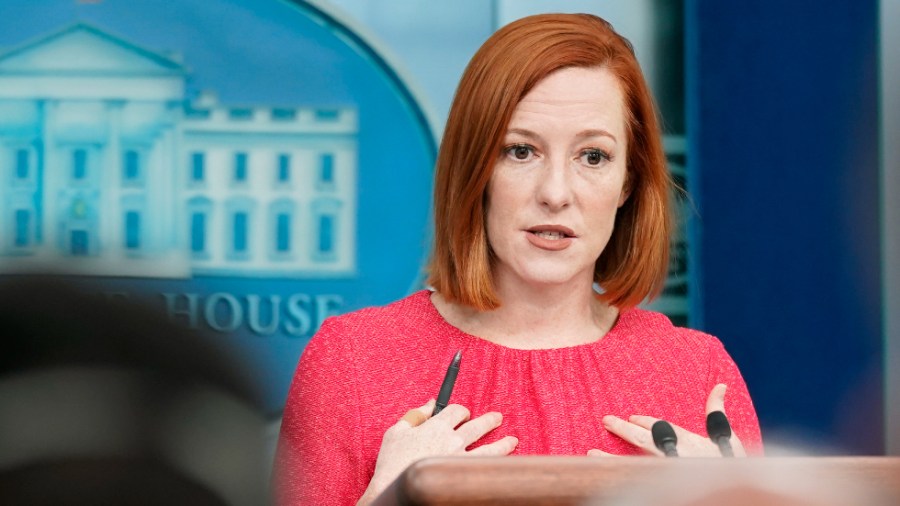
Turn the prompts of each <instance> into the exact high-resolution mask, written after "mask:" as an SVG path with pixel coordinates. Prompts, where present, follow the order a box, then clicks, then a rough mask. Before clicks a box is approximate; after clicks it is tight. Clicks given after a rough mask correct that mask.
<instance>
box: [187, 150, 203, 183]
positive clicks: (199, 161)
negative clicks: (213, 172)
mask: <svg viewBox="0 0 900 506" xmlns="http://www.w3.org/2000/svg"><path fill="white" fill-rule="evenodd" d="M205 164H206V160H205V157H204V156H203V153H199V152H195V153H191V181H193V182H195V183H199V182H201V181H203V177H204V171H205Z"/></svg>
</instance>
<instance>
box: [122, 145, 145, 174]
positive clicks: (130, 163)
mask: <svg viewBox="0 0 900 506" xmlns="http://www.w3.org/2000/svg"><path fill="white" fill-rule="evenodd" d="M140 164H141V158H140V155H139V154H138V152H137V151H135V150H133V149H129V150H127V151H125V155H124V160H122V166H123V168H124V174H122V176H123V178H124V179H125V181H126V182H134V181H137V180H138V179H140V176H141V165H140Z"/></svg>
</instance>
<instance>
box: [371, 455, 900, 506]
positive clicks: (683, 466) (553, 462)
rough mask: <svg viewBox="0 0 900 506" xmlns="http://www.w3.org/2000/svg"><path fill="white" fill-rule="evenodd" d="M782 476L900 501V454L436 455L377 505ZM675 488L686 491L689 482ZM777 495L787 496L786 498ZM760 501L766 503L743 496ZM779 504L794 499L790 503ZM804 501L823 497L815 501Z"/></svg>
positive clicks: (749, 484)
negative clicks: (743, 456)
mask: <svg viewBox="0 0 900 506" xmlns="http://www.w3.org/2000/svg"><path fill="white" fill-rule="evenodd" d="M776 481H778V482H781V484H782V485H784V484H787V486H789V487H792V488H794V489H795V490H793V491H792V492H791V494H803V492H802V490H803V489H802V485H803V482H806V483H807V484H808V485H811V486H812V487H814V488H815V489H816V492H815V493H816V494H819V493H820V492H821V493H823V494H830V493H831V491H832V490H834V491H841V492H849V493H853V492H854V491H856V492H864V494H863V495H868V494H870V493H871V494H873V495H877V496H878V497H879V498H881V499H882V501H883V502H884V504H900V457H758V458H746V459H721V458H716V459H712V458H706V459H704V458H679V459H674V458H670V459H664V458H653V457H552V456H534V457H455V458H451V457H448V458H432V459H425V460H421V461H419V462H417V463H415V464H413V465H412V466H410V467H409V468H408V469H407V470H406V471H405V472H404V473H403V474H402V475H400V477H399V478H398V479H397V480H396V481H395V482H394V483H393V484H392V485H391V486H390V488H388V489H387V490H386V491H385V492H384V493H383V494H382V495H381V496H380V497H379V498H378V499H377V500H376V501H375V504H376V505H378V506H386V505H404V506H405V505H446V506H450V505H464V504H465V505H487V504H521V505H581V504H585V503H587V504H591V505H602V504H608V503H609V502H610V501H612V500H614V499H617V498H620V497H622V496H626V495H627V494H633V493H634V492H636V491H638V492H639V491H641V490H642V489H648V488H651V487H659V488H661V490H660V492H662V493H666V492H667V491H666V490H665V488H664V487H667V486H678V487H680V485H681V484H685V483H688V482H696V483H698V484H703V483H706V484H707V485H709V484H712V485H714V487H713V488H718V489H719V493H720V497H727V496H726V495H724V493H725V492H726V491H727V487H728V486H731V487H732V488H733V489H734V490H738V491H739V492H740V493H742V494H748V493H752V492H753V490H754V489H756V490H762V491H765V490H771V486H770V485H772V483H774V482H776ZM676 482H677V484H676ZM735 487H737V488H735ZM741 487H742V488H741ZM767 487H768V488H767ZM707 488H710V487H709V486H707ZM673 490H675V491H676V492H679V493H680V492H682V491H683V490H684V488H677V489H674V488H673ZM768 493H771V492H768ZM755 497H756V499H761V498H765V497H763V496H755ZM790 497H795V495H791V496H790ZM832 497H834V496H832ZM853 497H856V498H858V499H859V501H857V500H853V501H852V503H858V504H867V502H866V501H864V500H863V497H862V496H860V495H855V496H853ZM776 499H779V500H780V496H778V497H776ZM666 502H667V503H668V501H666ZM766 502H767V501H766ZM755 503H759V501H749V502H740V504H755ZM639 504H645V503H639ZM646 504H653V502H647V503H646ZM668 504H676V502H671V503H668ZM697 504H700V502H698V503H697ZM703 504H708V503H703ZM709 504H712V503H709ZM734 504H737V503H734ZM779 504H792V503H791V502H790V501H788V502H779ZM797 504H799V502H798V503H797ZM804 504H810V505H812V504H820V503H819V502H815V501H810V502H804ZM821 504H832V503H830V502H825V503H821ZM835 504H843V503H841V502H837V503H835Z"/></svg>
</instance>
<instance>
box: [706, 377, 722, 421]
mask: <svg viewBox="0 0 900 506" xmlns="http://www.w3.org/2000/svg"><path fill="white" fill-rule="evenodd" d="M726 388H727V387H726V386H725V384H724V383H719V384H718V385H716V386H714V387H713V389H712V391H711V392H710V393H709V398H708V399H706V414H707V415H708V414H710V413H712V412H713V411H721V412H722V413H724V412H725V389H726Z"/></svg>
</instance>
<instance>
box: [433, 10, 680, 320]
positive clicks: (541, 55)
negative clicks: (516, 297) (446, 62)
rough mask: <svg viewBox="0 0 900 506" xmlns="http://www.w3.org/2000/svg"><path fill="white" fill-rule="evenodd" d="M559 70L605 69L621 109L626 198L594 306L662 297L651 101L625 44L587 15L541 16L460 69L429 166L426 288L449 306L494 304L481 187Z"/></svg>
mask: <svg viewBox="0 0 900 506" xmlns="http://www.w3.org/2000/svg"><path fill="white" fill-rule="evenodd" d="M566 67H602V68H605V69H608V70H609V71H611V72H612V73H613V74H614V75H615V76H616V77H617V78H618V82H619V84H620V86H621V88H622V93H623V96H624V101H625V104H624V105H625V109H626V118H625V121H626V133H627V144H628V149H627V153H626V167H627V176H626V183H625V184H626V188H627V189H628V190H629V191H630V195H629V197H628V199H627V201H626V202H625V203H624V204H623V205H622V207H621V208H619V211H618V212H617V213H616V219H615V225H614V229H613V232H612V236H611V237H610V239H609V243H608V244H607V245H606V248H605V249H604V250H603V253H601V255H600V257H599V258H598V259H597V262H596V266H595V268H594V281H595V282H596V283H597V284H598V285H599V286H600V287H601V289H602V293H599V294H598V295H597V296H598V298H599V299H600V300H602V301H604V302H606V303H608V304H611V305H613V306H617V307H620V308H625V307H632V306H636V305H637V304H639V303H640V302H641V301H643V300H644V299H645V298H653V297H655V296H657V295H658V294H659V292H660V291H661V290H662V288H663V285H664V284H665V280H666V274H667V271H668V265H669V235H670V232H671V229H672V226H673V225H672V217H671V203H670V199H671V192H672V188H673V184H672V180H671V178H670V176H669V173H668V170H667V168H666V159H665V153H664V151H663V146H662V139H661V134H660V128H659V122H658V120H657V116H656V109H655V106H654V103H653V98H652V96H651V95H650V91H649V89H648V88H647V84H646V83H645V81H644V76H643V74H642V72H641V69H640V66H639V65H638V62H637V59H636V58H635V56H634V50H633V49H632V47H631V43H629V42H628V40H626V39H625V38H624V37H622V36H621V35H619V34H617V33H616V32H615V31H614V30H613V28H612V26H611V25H610V24H609V23H608V22H606V21H605V20H603V19H601V18H599V17H596V16H592V15H589V14H541V15H536V16H529V17H525V18H522V19H519V20H517V21H514V22H512V23H510V24H508V25H506V26H504V27H503V28H501V29H500V30H498V31H497V32H496V33H494V34H493V35H492V36H491V37H490V38H489V39H488V40H487V41H486V42H485V43H484V45H482V46H481V48H480V49H479V50H478V52H477V53H475V56H473V57H472V61H470V62H469V65H468V66H467V67H466V70H465V72H464V73H463V76H462V79H461V81H460V83H459V87H458V88H457V90H456V95H455V97H454V99H453V105H452V106H451V108H450V114H449V117H448V120H447V126H446V129H445V131H444V137H443V140H442V141H441V147H440V151H439V153H438V158H437V166H436V169H435V187H434V218H435V228H434V234H435V241H434V250H433V252H432V258H431V262H430V265H429V279H428V283H429V284H430V285H431V286H432V287H434V289H435V290H437V291H438V292H439V293H441V295H443V296H444V297H446V298H447V299H448V300H450V301H453V302H458V303H461V304H465V305H467V306H470V307H473V308H475V309H478V310H481V311H486V310H491V309H495V308H497V307H499V306H500V300H499V298H498V297H497V294H496V291H495V290H494V284H493V278H492V275H491V265H492V262H493V260H494V259H493V253H492V251H491V248H490V245H489V244H488V238H487V232H486V228H485V218H486V214H485V213H486V207H487V206H486V203H487V190H486V189H487V186H488V182H489V181H490V178H491V174H492V171H493V167H494V165H495V164H496V163H497V160H498V159H499V156H500V152H501V149H502V142H503V137H504V136H505V133H506V129H507V127H508V125H509V121H510V118H511V117H512V114H513V111H514V109H515V108H516V106H517V105H518V103H519V101H521V100H522V98H524V97H525V95H526V94H527V93H528V92H529V91H530V90H531V89H532V88H534V86H535V85H536V84H537V83H538V82H540V81H541V80H542V79H544V78H545V77H547V76H548V75H549V74H551V73H552V72H555V71H557V70H559V69H562V68H566Z"/></svg>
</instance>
